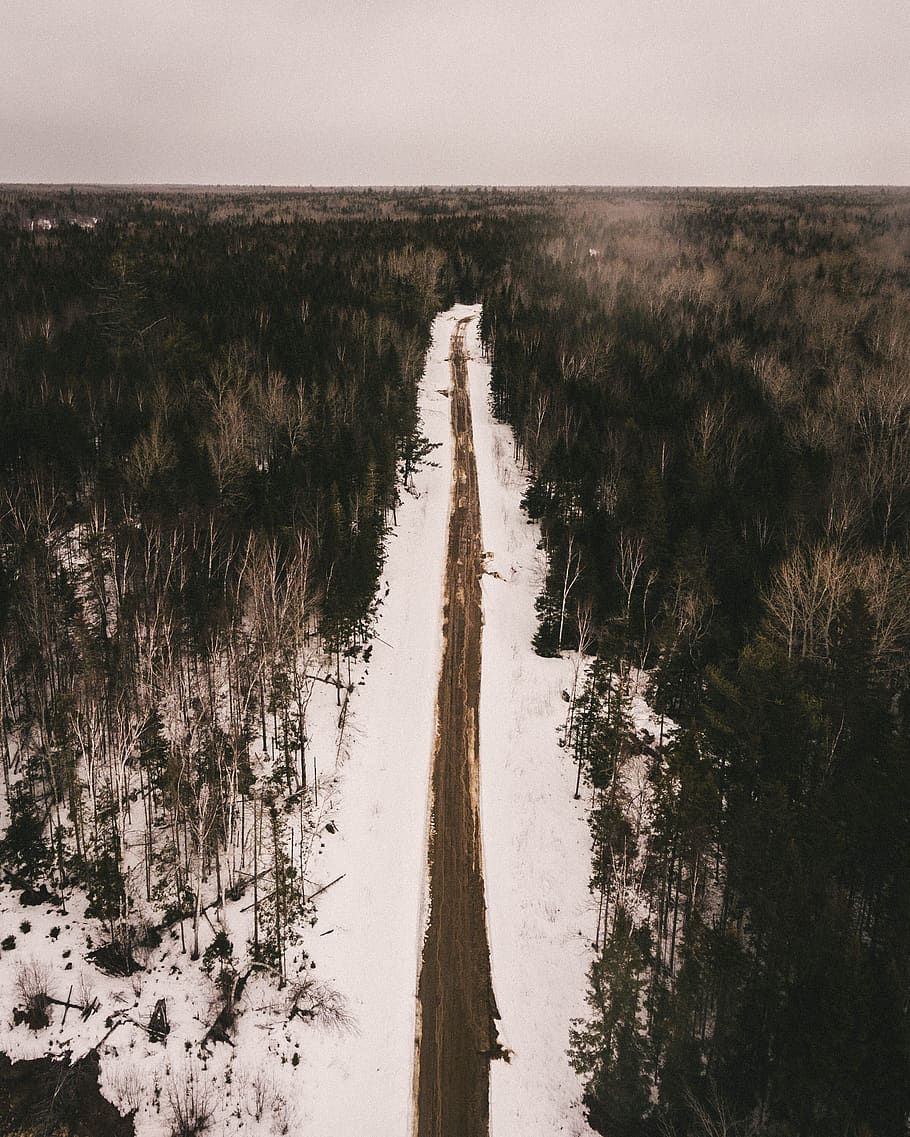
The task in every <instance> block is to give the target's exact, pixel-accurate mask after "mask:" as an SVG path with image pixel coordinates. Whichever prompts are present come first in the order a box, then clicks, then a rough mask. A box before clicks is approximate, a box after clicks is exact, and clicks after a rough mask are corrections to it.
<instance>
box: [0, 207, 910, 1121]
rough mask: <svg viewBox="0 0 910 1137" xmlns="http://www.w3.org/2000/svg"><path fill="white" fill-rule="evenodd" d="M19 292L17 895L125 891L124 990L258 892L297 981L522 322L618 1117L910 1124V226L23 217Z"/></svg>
mask: <svg viewBox="0 0 910 1137" xmlns="http://www.w3.org/2000/svg"><path fill="white" fill-rule="evenodd" d="M87 219H91V224H89V223H88V220H87ZM0 265H2V272H0V761H2V765H3V780H2V785H3V793H2V796H3V797H4V799H5V804H4V807H3V809H2V811H0V816H2V817H3V819H4V827H3V833H2V841H0V860H2V863H3V865H4V868H5V871H6V874H7V878H8V879H11V880H13V881H14V882H15V883H16V885H17V887H22V888H25V889H35V890H37V889H40V888H42V887H43V888H45V889H48V888H49V889H51V890H54V891H56V892H59V893H60V894H63V893H64V892H65V891H67V890H69V889H72V888H74V887H78V888H80V889H83V890H84V891H85V894H86V896H87V898H88V902H89V908H90V911H91V913H92V914H93V915H94V917H96V918H97V919H99V920H100V921H102V922H103V924H104V926H105V927H106V942H105V944H104V945H103V952H102V954H101V957H100V958H101V961H102V962H103V963H104V964H105V965H106V966H112V967H118V968H121V969H122V970H123V972H124V973H128V972H129V971H130V970H131V969H132V968H133V967H134V966H135V958H136V956H137V955H138V954H139V953H140V952H141V950H142V949H143V948H147V947H148V945H149V944H150V943H153V942H154V939H155V937H157V936H160V935H161V933H162V931H163V930H164V929H166V928H169V927H171V926H177V925H179V928H180V933H181V935H183V934H184V926H186V928H187V931H188V936H187V939H188V942H187V943H186V944H185V947H186V950H187V951H188V952H190V953H191V954H193V955H194V956H198V955H199V954H200V944H199V929H200V923H201V921H202V919H203V916H204V912H205V909H206V907H207V906H209V905H210V904H218V903H220V902H222V901H223V898H224V896H226V895H230V894H232V893H233V894H235V895H236V894H238V893H239V891H241V890H242V889H244V888H247V887H250V888H252V889H253V890H254V903H255V920H254V929H253V941H252V943H251V944H250V945H249V950H250V953H251V958H252V959H253V960H254V961H255V962H256V963H258V964H260V965H261V966H263V967H266V968H269V969H271V971H272V972H273V973H274V975H275V978H276V982H278V983H281V982H284V981H285V980H286V979H287V967H286V959H287V951H288V944H289V940H290V938H291V937H292V934H293V927H294V924H295V921H297V920H299V919H300V917H301V914H302V907H303V906H304V905H305V903H306V897H305V892H304V891H303V890H302V888H301V883H302V878H303V876H304V868H305V857H306V841H307V840H309V839H311V836H309V835H311V834H312V832H313V825H314V823H313V820H312V814H313V810H314V808H315V802H314V800H313V789H314V786H313V784H312V777H311V774H310V771H311V769H312V767H311V764H310V762H309V759H308V751H307V743H308V733H307V704H308V699H309V698H310V694H311V692H312V690H313V684H314V683H317V682H318V683H320V684H322V683H325V684H328V685H329V686H331V687H332V688H333V689H334V691H335V695H336V699H337V705H338V710H339V714H343V713H344V707H345V700H346V698H347V695H348V693H349V684H350V672H349V665H350V662H351V660H352V659H354V658H356V657H357V656H358V655H360V654H361V653H363V652H364V651H368V650H369V649H368V647H367V646H366V645H367V644H368V641H369V631H370V626H371V621H372V619H373V613H374V610H375V603H376V594H377V586H378V583H379V580H380V573H381V567H382V562H383V548H384V541H385V539H386V537H387V535H388V532H389V530H390V527H391V526H392V525H393V524H394V519H395V511H396V507H397V504H398V502H399V497H400V494H401V492H402V491H403V488H404V487H406V486H407V483H408V479H409V477H410V475H411V472H412V470H413V469H414V468H415V466H416V465H417V464H419V463H420V462H422V461H425V460H427V459H428V458H429V457H430V455H429V451H428V446H427V444H426V441H425V439H424V438H423V436H422V434H421V430H420V422H419V419H418V415H417V396H416V392H417V384H418V381H419V379H420V376H421V373H422V368H423V360H424V354H425V352H426V349H427V345H428V342H429V329H430V324H431V321H432V318H433V316H434V314H435V313H436V312H437V311H438V310H439V309H440V308H444V307H446V306H447V305H448V304H450V303H451V302H452V301H454V300H456V299H458V300H463V301H465V302H475V301H480V302H482V304H483V315H482V321H481V333H482V338H483V342H484V345H485V348H486V351H487V353H488V355H489V358H490V360H491V363H492V384H491V399H492V405H493V408H494V410H495V413H496V415H497V416H498V418H499V419H500V420H502V421H504V422H507V423H508V424H509V425H510V426H511V428H512V432H513V438H514V448H515V454H516V456H517V457H518V458H519V459H520V461H521V462H522V463H523V464H524V467H525V469H526V471H527V475H528V488H527V492H526V495H525V506H526V509H527V512H528V515H529V517H531V518H533V519H535V520H537V521H539V522H540V525H541V528H542V532H543V542H544V547H545V550H546V554H547V558H548V566H549V568H548V575H547V580H546V586H545V588H544V590H543V592H542V594H541V596H540V599H539V602H538V613H539V618H540V619H539V630H538V633H537V637H536V641H535V646H536V648H537V650H538V651H539V652H541V653H542V654H557V653H559V652H568V651H578V652H579V653H582V654H583V655H584V656H585V657H587V659H588V665H587V668H586V670H585V671H584V673H583V674H584V678H583V681H582V682H581V684H580V688H579V690H577V691H576V692H575V693H574V700H573V705H572V708H571V729H570V731H569V732H568V733H567V737H566V738H565V739H564V748H563V749H564V752H563V753H562V754H561V756H560V760H561V761H563V762H567V763H573V764H574V765H575V766H577V772H578V788H579V794H581V795H583V796H585V797H586V800H589V801H590V824H591V835H592V850H593V860H592V866H591V882H590V883H591V892H592V899H593V902H594V904H595V905H596V906H597V911H598V921H597V937H596V943H595V944H594V945H593V960H592V964H591V969H590V989H589V1000H588V1004H589V1012H588V1014H587V1016H586V1017H585V1018H584V1019H580V1020H578V1021H577V1022H575V1023H573V1024H572V1025H571V1035H570V1024H568V1023H567V1024H566V1032H567V1045H568V1046H570V1053H571V1060H572V1063H573V1065H574V1066H575V1067H576V1069H577V1070H578V1071H579V1072H580V1074H581V1075H582V1077H583V1079H584V1084H585V1096H584V1106H585V1112H586V1116H587V1118H588V1121H589V1123H590V1125H591V1127H592V1128H593V1129H594V1130H595V1131H596V1132H599V1133H602V1134H604V1135H605V1137H652V1135H653V1137H658V1135H660V1137H663V1135H667V1137H714V1135H720V1134H728V1135H732V1134H736V1135H741V1137H746V1135H756V1137H815V1135H818V1137H823V1135H824V1137H834V1135H842V1137H867V1135H875V1137H898V1135H903V1134H906V1132H907V1126H908V1122H910V1020H908V1008H910V957H908V953H907V950H906V943H907V941H908V938H910V813H908V806H910V737H908V713H910V665H908V661H910V656H908V647H910V642H908V636H910V383H908V370H910V332H908V328H907V316H908V301H910V195H908V194H906V193H904V192H901V191H893V190H892V191H888V190H849V191H848V190H800V191H784V190H780V191H736V192H733V191H707V190H706V191H682V190H680V191H674V190H660V191H642V190H634V191H633V190H615V191H608V190H594V189H591V190H580V189H576V190H563V191H505V190H503V191H481V190H477V191H457V190H452V191H442V190H437V191H416V190H415V191H412V192H406V191H399V192H392V191H361V192H355V191H350V192H344V191H339V192H336V193H329V192H315V191H314V192H311V193H292V192H291V191H286V192H283V193H277V192H274V191H266V190H263V191H249V192H244V193H240V192H239V191H238V192H237V193H228V192H226V191H225V192H215V191H213V192H211V193H202V192H199V193H192V192H189V191H187V192H182V191H181V192H176V191H175V192H172V193H162V192H157V191H154V190H152V189H149V190H142V191H138V190H137V191H134V192H132V193H130V192H126V191H114V190H93V191H89V190H81V189H80V190H76V189H74V190H71V191H63V190H50V189H49V190H46V191H45V190H38V189H34V190H12V189H10V190H5V191H3V192H2V193H0ZM633 689H635V690H637V691H644V692H646V694H647V698H648V700H649V703H650V705H651V706H652V707H653V708H654V709H655V710H656V712H657V713H658V714H659V715H660V716H661V729H660V732H659V734H658V735H657V736H656V737H655V736H651V735H646V734H644V733H643V732H642V731H641V730H640V729H638V728H636V726H635V724H634V722H633V719H632V715H631V710H630V704H631V694H632V691H633ZM295 842H296V844H295ZM263 866H265V869H267V872H268V880H269V884H268V889H267V890H266V889H265V888H261V889H258V890H257V881H258V880H259V879H260V878H261V874H262V872H263V871H265V870H264V867H263ZM4 950H7V948H6V945H5V943H4ZM219 951H220V952H221V955H218V952H219ZM215 962H217V963H218V967H219V971H220V974H221V976H222V977H224V979H223V982H224V984H225V987H226V990H228V989H230V990H229V991H228V994H227V995H226V997H225V1002H226V1005H227V1006H230V1003H231V1000H232V998H233V988H232V987H231V984H232V983H233V982H234V980H235V979H236V974H235V972H234V971H232V967H233V968H234V969H235V970H236V961H234V962H233V963H231V946H230V945H225V944H220V945H219V948H218V951H216V952H215V954H214V955H213V957H212V961H211V963H212V966H214V965H215ZM570 1039H571V1041H569V1040H570Z"/></svg>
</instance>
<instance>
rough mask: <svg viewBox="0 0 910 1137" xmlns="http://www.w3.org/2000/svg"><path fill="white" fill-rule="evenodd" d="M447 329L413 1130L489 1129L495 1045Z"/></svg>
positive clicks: (471, 607) (473, 614)
mask: <svg viewBox="0 0 910 1137" xmlns="http://www.w3.org/2000/svg"><path fill="white" fill-rule="evenodd" d="M470 321H471V317H464V318H462V319H460V320H459V321H458V323H457V325H456V327H455V331H454V332H453V333H452V339H451V369H452V433H453V435H454V442H455V454H454V469H455V480H454V486H453V493H452V503H451V513H450V517H449V534H448V553H447V561H446V580H445V603H444V614H443V645H444V646H443V656H442V671H441V673H440V677H439V691H438V695H437V733H436V745H435V751H434V755H433V770H432V781H431V802H432V811H431V816H430V839H429V874H430V876H429V886H430V917H429V924H428V927H427V935H426V941H425V944H424V953H423V965H422V968H421V973H420V983H419V988H418V996H419V1008H418V1016H419V1023H420V1044H419V1052H418V1059H417V1077H416V1079H415V1080H416V1089H417V1133H418V1137H485V1135H486V1134H487V1133H488V1132H489V1062H490V1058H491V1056H492V1055H493V1054H495V1053H496V1052H497V1051H498V1042H497V1034H496V1026H495V1018H496V1005H495V1000H494V996H493V986H492V977H491V974H490V951H489V944H488V942H487V929H486V911H485V904H484V892H483V859H482V848H481V833H480V766H479V762H480V747H479V741H480V740H479V735H478V729H477V727H478V720H479V714H480V675H481V639H482V627H483V609H482V598H481V584H480V582H481V577H482V575H483V555H482V554H483V546H482V542H481V525H480V497H479V492H478V486H477V464H476V461H475V458H474V435H473V430H472V424H471V397H470V391H469V389H468V368H467V360H466V358H465V351H464V334H465V326H466V325H467V324H468V323H470Z"/></svg>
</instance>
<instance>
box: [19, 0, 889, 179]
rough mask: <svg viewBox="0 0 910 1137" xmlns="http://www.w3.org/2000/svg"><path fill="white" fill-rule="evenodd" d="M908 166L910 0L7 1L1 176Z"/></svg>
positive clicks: (809, 175) (491, 175)
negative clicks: (545, 0)
mask: <svg viewBox="0 0 910 1137" xmlns="http://www.w3.org/2000/svg"><path fill="white" fill-rule="evenodd" d="M38 181H41V182H65V183H69V182H180V183H190V182H191V183H244V184H250V183H257V184H258V183H268V184H275V185H279V184H280V185H364V184H374V185H375V184H385V185H387V184H453V183H458V184H465V183H469V184H477V183H483V184H494V183H495V184H565V183H599V184H609V185H630V184H632V185H634V184H670V185H768V184H771V185H774V184H805V183H850V184H852V183H899V184H907V183H908V182H910V5H908V2H907V0H574V2H573V3H570V2H568V0H567V2H565V3H561V4H557V3H552V2H551V3H540V2H532V0H499V2H497V0H485V2H484V3H479V2H477V0H468V2H467V3H445V4H444V3H441V2H439V0H376V2H374V3H369V2H368V0H359V2H357V0H320V2H318V3H317V2H315V0H242V2H239V0H159V2H158V3H154V4H152V3H148V2H147V0H0V182H38Z"/></svg>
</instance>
